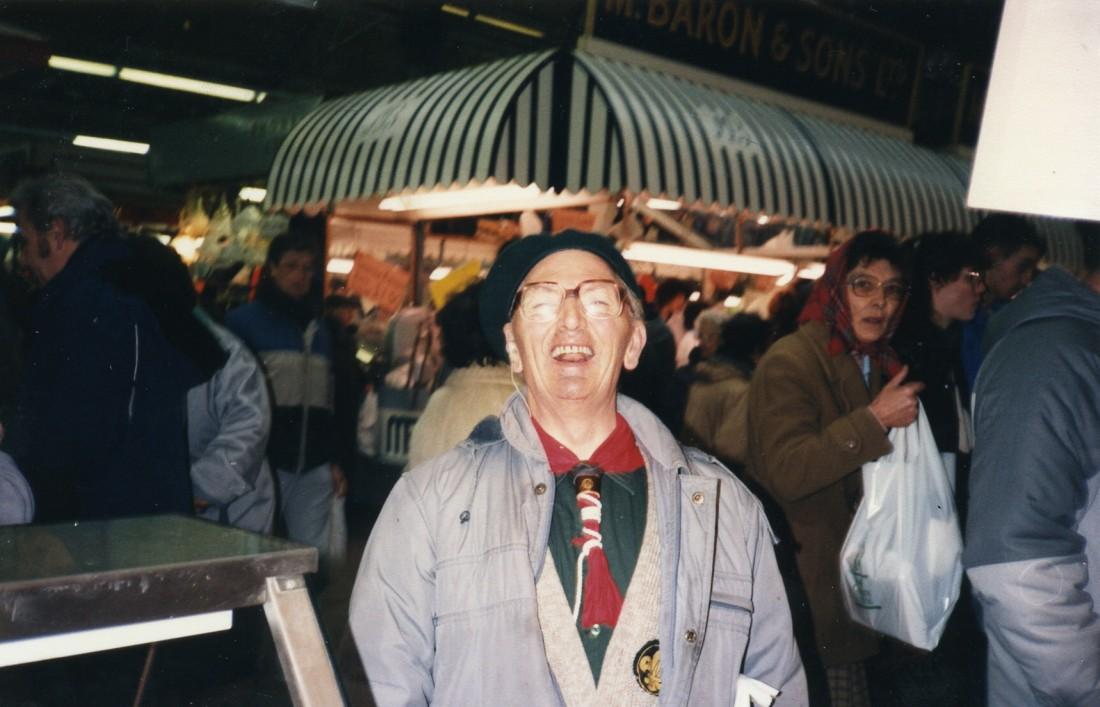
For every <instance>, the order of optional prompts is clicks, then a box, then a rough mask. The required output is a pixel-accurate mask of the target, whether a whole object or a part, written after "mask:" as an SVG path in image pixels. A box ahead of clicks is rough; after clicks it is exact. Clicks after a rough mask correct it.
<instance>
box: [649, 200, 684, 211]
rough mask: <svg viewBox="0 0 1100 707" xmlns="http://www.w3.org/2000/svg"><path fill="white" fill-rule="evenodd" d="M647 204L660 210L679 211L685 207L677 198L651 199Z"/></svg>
mask: <svg viewBox="0 0 1100 707" xmlns="http://www.w3.org/2000/svg"><path fill="white" fill-rule="evenodd" d="M645 205H646V206H648V207H649V208H651V209H657V210H658V211H678V210H679V209H681V208H683V205H682V204H681V203H680V202H679V201H676V200H675V199H650V200H648V201H646V203H645Z"/></svg>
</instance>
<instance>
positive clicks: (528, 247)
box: [478, 230, 643, 360]
mask: <svg viewBox="0 0 1100 707" xmlns="http://www.w3.org/2000/svg"><path fill="white" fill-rule="evenodd" d="M563 250H583V251H587V252H589V253H592V254H593V255H597V256H599V257H600V258H601V259H602V260H603V261H604V262H605V263H607V265H608V267H610V268H611V271H612V272H613V273H615V275H616V276H618V278H619V279H620V280H622V281H623V283H624V284H625V285H626V286H627V287H629V288H630V291H631V292H633V293H634V294H635V295H637V296H638V298H639V299H642V298H643V295H642V290H641V288H640V287H638V281H637V280H635V279H634V271H633V270H631V269H630V265H628V264H627V262H626V260H625V259H624V258H623V256H622V253H620V252H619V251H618V249H617V248H615V241H614V240H613V239H611V238H608V237H607V236H601V235H599V234H597V233H585V232H583V231H573V230H568V231H562V232H561V233H559V234H557V235H553V236H551V235H538V236H527V237H526V238H521V239H520V240H518V241H516V242H515V243H512V244H511V245H509V246H508V247H506V248H505V249H504V250H503V251H501V253H500V255H498V256H497V259H496V262H495V263H493V267H492V269H491V270H489V275H488V276H487V277H486V278H485V283H484V284H483V285H482V286H481V294H480V297H479V301H478V309H479V313H480V316H481V331H482V332H483V333H484V334H485V338H486V339H488V340H489V344H490V345H491V346H492V347H493V350H494V351H496V352H497V355H499V356H500V357H501V358H503V359H505V360H507V354H506V353H505V350H504V331H503V330H504V325H505V324H507V323H508V321H509V319H510V318H511V316H512V303H513V302H514V301H515V298H516V292H517V291H518V290H519V286H520V285H521V284H523V280H524V278H526V277H527V273H529V272H531V269H532V268H534V267H535V265H537V264H538V262H539V261H540V260H542V259H543V258H545V257H546V256H548V255H552V254H554V253H557V252H560V251H563Z"/></svg>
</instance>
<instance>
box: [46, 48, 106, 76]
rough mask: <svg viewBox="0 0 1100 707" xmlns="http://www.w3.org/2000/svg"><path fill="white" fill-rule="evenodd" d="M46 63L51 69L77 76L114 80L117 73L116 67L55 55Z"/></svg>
mask: <svg viewBox="0 0 1100 707" xmlns="http://www.w3.org/2000/svg"><path fill="white" fill-rule="evenodd" d="M46 63H47V65H49V67H50V68H51V69H57V70H59V71H73V72H76V73H78V74H89V75H91V76H103V77H105V78H114V75H115V74H117V73H118V67H117V66H114V65H112V64H101V63H99V62H98V61H85V60H84V59H75V58H73V57H71V56H58V55H57V54H54V55H53V56H51V57H50V58H49V60H48V61H47V62H46Z"/></svg>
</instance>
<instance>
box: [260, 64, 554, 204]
mask: <svg viewBox="0 0 1100 707" xmlns="http://www.w3.org/2000/svg"><path fill="white" fill-rule="evenodd" d="M552 58H553V52H541V53H539V54H530V55H525V56H520V57H514V58H510V59H504V60H501V61H495V62H492V63H490V64H484V65H481V66H475V67H472V68H467V69H459V70H457V71H450V72H447V73H445V74H439V75H436V76H429V77H427V78H423V79H418V80H415V81H410V82H408V83H403V84H397V85H394V86H386V87H383V88H379V89H375V90H373V91H368V92H366V93H362V94H356V95H352V96H347V97H344V98H340V99H337V100H333V101H330V102H327V103H325V104H324V105H322V106H321V107H319V108H318V109H317V110H315V111H314V112H313V113H311V114H309V115H308V116H306V117H305V118H304V119H303V120H302V122H301V123H299V124H298V125H297V126H296V127H295V128H294V130H293V131H292V132H291V133H290V134H289V135H288V136H287V138H286V140H285V141H284V142H283V144H282V146H281V147H280V148H279V152H278V154H277V155H276V156H275V161H274V163H273V164H272V168H271V173H270V176H269V177H268V181H267V189H268V196H267V204H266V205H267V206H268V207H269V208H273V209H286V210H297V209H301V208H309V207H323V206H327V205H329V204H333V203H338V202H341V201H345V200H351V199H364V198H369V197H371V196H375V195H385V194H390V193H394V192H400V191H403V190H414V189H418V188H421V187H427V188H432V187H436V186H447V185H451V184H455V183H457V184H463V185H464V184H468V183H470V182H484V181H486V180H488V179H489V178H490V177H492V178H494V179H496V180H497V181H498V182H503V183H508V182H517V183H520V184H524V185H526V184H532V183H534V184H539V185H540V186H542V185H546V184H548V183H549V181H550V173H549V164H550V156H549V149H550V139H549V135H550V127H551V126H550V119H549V118H550V106H551V99H552V92H551V81H552V77H553V64H552V61H551V60H552Z"/></svg>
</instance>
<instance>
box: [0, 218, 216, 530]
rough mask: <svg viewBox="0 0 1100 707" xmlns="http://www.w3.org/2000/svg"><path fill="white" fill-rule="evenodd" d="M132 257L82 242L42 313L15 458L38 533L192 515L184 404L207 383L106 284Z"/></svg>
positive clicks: (135, 301)
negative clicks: (42, 527)
mask: <svg viewBox="0 0 1100 707" xmlns="http://www.w3.org/2000/svg"><path fill="white" fill-rule="evenodd" d="M130 256H131V251H130V250H129V248H128V247H127V246H126V244H125V243H124V242H122V241H120V240H113V239H111V240H107V239H93V240H89V241H87V242H85V243H83V244H82V245H81V246H80V247H79V248H78V249H77V251H76V252H75V253H74V254H73V256H72V258H71V259H70V260H69V262H68V263H67V265H66V266H65V268H64V269H63V270H62V271H61V272H60V273H58V274H57V275H56V276H55V277H54V278H53V279H52V280H50V282H49V283H47V284H46V286H45V287H43V288H42V291H41V292H40V293H39V297H38V300H37V302H36V303H35V305H34V309H33V312H32V319H31V322H32V328H31V336H30V354H29V356H28V361H27V366H26V368H25V370H24V375H23V381H22V383H21V395H20V404H19V412H18V416H17V417H18V419H17V425H16V430H15V431H14V432H13V437H14V439H13V443H12V452H13V456H14V457H15V458H16V461H17V462H18V464H19V466H20V468H21V469H22V470H23V471H24V473H25V474H26V475H27V477H28V480H29V481H30V483H31V487H32V489H33V490H34V494H35V498H36V501H37V506H38V511H37V516H36V520H37V521H38V522H55V521H67V520H77V519H92V518H110V517H117V516H128V515H138V514H148V513H167V512H178V513H190V512H191V508H192V496H191V481H190V475H189V464H188V452H187V428H186V407H185V400H186V395H187V390H188V388H190V387H191V386H192V385H195V384H197V383H199V382H201V375H200V374H199V373H198V372H197V369H196V368H195V367H194V366H193V365H192V364H191V363H190V362H189V361H188V360H187V358H186V357H185V356H184V355H183V354H182V353H180V351H179V350H178V349H176V348H175V347H173V346H172V345H171V344H170V343H169V342H168V340H167V338H166V337H165V335H164V333H163V330H162V328H161V326H160V324H159V323H158V321H157V318H156V316H155V314H154V313H153V311H152V310H151V309H150V307H149V306H148V305H147V304H146V303H145V302H144V301H142V299H141V298H140V297H138V296H136V295H133V294H128V293H125V292H123V291H122V290H121V289H119V288H117V287H115V286H114V285H112V284H110V283H109V282H108V281H107V279H106V278H105V277H104V275H103V272H104V271H105V270H109V269H111V267H112V266H114V265H116V264H117V263H119V262H120V261H123V260H125V259H126V258H128V257H130Z"/></svg>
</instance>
